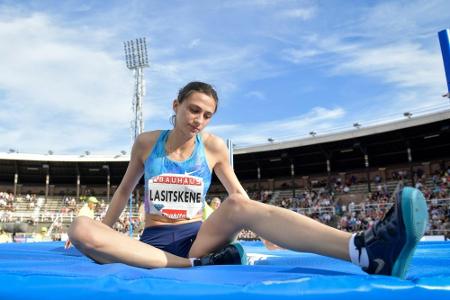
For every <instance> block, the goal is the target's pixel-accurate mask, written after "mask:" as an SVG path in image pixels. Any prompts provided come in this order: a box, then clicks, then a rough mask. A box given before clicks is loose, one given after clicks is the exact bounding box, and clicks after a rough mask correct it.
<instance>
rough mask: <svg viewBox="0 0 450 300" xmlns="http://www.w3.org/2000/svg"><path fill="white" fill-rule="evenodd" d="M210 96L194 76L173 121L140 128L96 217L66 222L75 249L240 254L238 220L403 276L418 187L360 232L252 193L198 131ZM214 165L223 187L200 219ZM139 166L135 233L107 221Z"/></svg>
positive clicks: (303, 246) (422, 216) (157, 263)
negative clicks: (139, 220)
mask: <svg viewBox="0 0 450 300" xmlns="http://www.w3.org/2000/svg"><path fill="white" fill-rule="evenodd" d="M217 105H218V97H217V93H216V91H215V90H214V89H213V88H212V87H211V86H210V85H209V84H206V83H202V82H191V83H189V84H187V85H186V86H185V87H184V88H182V89H181V90H180V91H179V94H178V97H177V99H175V100H174V101H173V110H174V113H175V114H174V116H173V123H174V128H173V130H171V131H152V132H145V133H143V134H141V135H139V137H138V138H137V139H136V141H135V143H134V145H133V148H132V153H131V159H130V163H129V165H128V168H127V171H126V173H125V175H124V178H123V180H122V182H121V184H120V185H119V187H118V189H117V191H116V192H115V194H114V196H113V199H112V201H111V205H110V206H109V209H108V211H107V213H106V216H105V218H104V220H103V222H102V223H101V222H97V221H94V220H91V219H89V218H85V217H79V218H77V219H76V220H75V221H74V222H73V224H72V226H71V228H70V229H69V237H70V240H71V241H72V243H73V244H74V245H75V246H76V247H77V248H78V249H79V250H80V251H82V252H83V253H84V254H86V255H87V256H89V257H91V258H93V259H94V260H96V261H97V262H99V263H112V262H121V263H125V264H129V265H133V266H138V267H144V268H154V267H190V266H193V265H204V264H224V263H225V264H227V263H241V262H242V261H243V260H244V257H243V254H242V251H241V249H240V247H238V246H233V245H231V246H230V245H229V243H231V242H232V241H233V240H234V239H235V237H236V235H237V234H238V233H239V232H240V230H241V229H249V230H251V231H253V232H255V233H256V234H258V235H259V236H261V237H263V238H264V239H266V240H269V241H271V242H273V243H275V244H276V245H278V246H280V247H282V248H286V249H291V250H295V251H306V252H313V253H317V254H322V255H326V256H331V257H335V258H340V259H343V260H347V261H352V262H353V263H355V264H358V265H360V266H362V267H363V269H364V270H365V271H367V272H368V273H376V274H387V275H395V276H400V277H402V276H404V275H405V272H406V268H407V266H408V262H409V260H410V258H411V256H412V254H413V252H414V248H415V246H416V244H417V241H418V240H419V239H420V237H421V236H422V235H423V233H424V230H425V224H426V215H427V214H426V205H425V202H424V200H423V196H422V195H421V193H420V192H419V191H416V190H414V189H411V188H409V189H405V190H404V191H403V193H401V194H400V195H398V197H397V198H396V201H397V205H396V206H395V207H393V208H392V209H391V211H390V212H389V213H388V214H387V215H386V217H385V218H384V219H383V220H382V221H381V222H379V224H378V226H374V229H372V230H370V231H366V232H360V233H358V234H350V233H347V232H343V231H339V230H337V229H335V228H332V227H329V226H326V225H324V224H321V223H319V222H316V221H314V220H312V219H310V218H308V217H305V216H303V215H300V214H297V213H294V212H292V211H290V210H286V209H282V208H279V207H275V206H271V205H266V204H263V203H260V202H257V201H253V200H251V199H249V197H248V195H247V193H246V192H245V190H244V189H243V187H242V186H241V184H240V183H239V181H238V179H237V177H236V175H235V173H234V171H233V169H232V168H231V166H230V163H229V161H228V151H227V147H226V145H225V143H224V142H223V141H222V140H221V139H220V138H218V137H216V136H214V135H212V134H209V133H206V132H204V131H203V129H204V128H205V127H206V126H207V125H208V123H209V122H210V121H211V118H212V117H213V115H214V113H215V112H216V111H217ZM212 171H214V172H215V173H216V175H217V177H218V178H219V180H220V181H221V183H222V184H223V185H224V187H225V189H226V190H227V192H228V194H229V196H228V198H227V199H225V200H224V201H223V203H222V205H220V207H219V208H218V209H217V210H216V211H215V212H214V213H213V214H212V215H211V216H210V217H209V218H208V219H207V220H206V221H204V222H203V223H202V222H201V217H202V214H201V208H202V203H203V202H204V201H205V195H206V192H207V189H208V187H209V184H210V181H211V173H212ZM143 174H144V176H145V187H146V197H145V201H146V216H145V226H146V229H145V230H144V232H143V235H142V237H141V241H137V240H134V239H131V238H129V237H127V236H125V235H123V234H120V233H118V232H115V231H114V230H112V229H111V226H112V225H113V224H114V223H115V221H116V220H117V219H118V217H119V215H120V214H121V212H122V211H123V209H124V207H125V205H126V202H127V199H128V197H129V195H130V193H131V192H132V191H133V189H134V188H135V186H136V184H137V183H138V182H139V179H140V178H141V176H142V175H143ZM410 220H414V222H411V221H410Z"/></svg>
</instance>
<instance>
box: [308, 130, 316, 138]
mask: <svg viewBox="0 0 450 300" xmlns="http://www.w3.org/2000/svg"><path fill="white" fill-rule="evenodd" d="M309 135H310V136H312V137H315V136H316V135H317V133H316V132H315V131H310V132H309Z"/></svg>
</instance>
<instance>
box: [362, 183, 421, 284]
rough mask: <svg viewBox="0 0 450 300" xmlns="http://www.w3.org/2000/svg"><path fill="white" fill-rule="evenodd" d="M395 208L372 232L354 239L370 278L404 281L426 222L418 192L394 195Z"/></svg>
mask: <svg viewBox="0 0 450 300" xmlns="http://www.w3.org/2000/svg"><path fill="white" fill-rule="evenodd" d="M395 196H396V197H395V205H394V206H393V207H391V209H390V210H389V211H388V212H387V213H386V215H385V216H384V217H383V219H381V220H380V221H378V222H377V223H375V224H374V225H373V227H372V228H370V229H368V230H366V231H364V232H359V233H357V234H356V236H355V246H356V248H357V249H358V250H359V252H360V253H361V249H362V248H363V247H365V248H366V250H367V254H368V257H369V267H367V268H363V270H364V271H365V272H367V273H369V274H379V275H391V276H396V277H400V278H405V275H406V271H407V269H408V266H409V263H410V261H411V258H412V256H413V254H414V250H415V249H416V246H417V243H418V242H419V241H420V239H421V238H422V236H423V235H424V233H425V228H426V226H427V222H428V211H427V203H426V201H425V198H424V196H423V194H422V192H421V191H419V190H418V189H415V188H411V187H405V188H403V190H401V191H400V192H398V193H397V194H396V195H395Z"/></svg>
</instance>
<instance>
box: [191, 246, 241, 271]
mask: <svg viewBox="0 0 450 300" xmlns="http://www.w3.org/2000/svg"><path fill="white" fill-rule="evenodd" d="M246 264H247V256H246V255H245V251H244V248H242V246H241V244H239V243H234V244H230V245H227V246H226V247H224V248H222V249H220V250H218V251H215V252H213V253H210V254H208V255H206V256H204V257H202V258H198V259H195V260H194V266H208V265H246Z"/></svg>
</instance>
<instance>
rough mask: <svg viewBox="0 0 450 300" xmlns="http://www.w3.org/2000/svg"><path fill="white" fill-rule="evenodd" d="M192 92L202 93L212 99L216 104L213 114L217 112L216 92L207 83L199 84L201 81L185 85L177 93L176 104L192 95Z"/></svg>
mask: <svg viewBox="0 0 450 300" xmlns="http://www.w3.org/2000/svg"><path fill="white" fill-rule="evenodd" d="M194 92H199V93H203V94H205V95H208V96H210V97H212V98H213V99H214V101H215V102H216V108H215V109H214V112H216V111H217V107H218V106H219V97H217V92H216V90H215V89H214V88H213V87H212V86H211V85H210V84H207V83H204V82H201V81H192V82H189V83H188V84H186V86H184V87H183V88H182V89H181V90H180V91H179V92H178V97H177V100H178V103H180V104H181V103H182V102H183V101H184V99H186V98H187V97H189V96H190V95H192V93H194Z"/></svg>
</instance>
